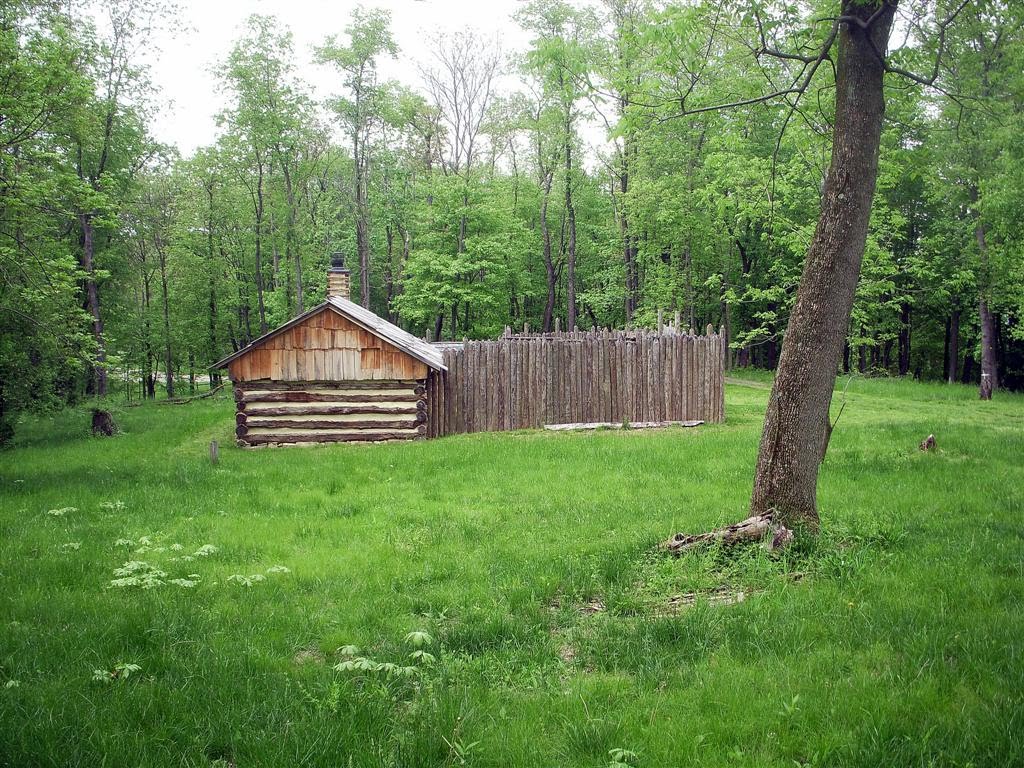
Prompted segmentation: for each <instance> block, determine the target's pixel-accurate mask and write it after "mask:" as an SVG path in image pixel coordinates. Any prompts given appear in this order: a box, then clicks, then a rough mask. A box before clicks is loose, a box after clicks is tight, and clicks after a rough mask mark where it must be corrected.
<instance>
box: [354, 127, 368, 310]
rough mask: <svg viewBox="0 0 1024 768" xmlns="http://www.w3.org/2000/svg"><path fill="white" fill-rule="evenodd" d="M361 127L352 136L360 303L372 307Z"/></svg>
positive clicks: (364, 161)
mask: <svg viewBox="0 0 1024 768" xmlns="http://www.w3.org/2000/svg"><path fill="white" fill-rule="evenodd" d="M360 130H361V126H358V125H357V126H356V129H355V132H354V133H353V135H352V149H353V160H354V162H355V170H356V179H355V181H356V251H357V252H358V255H359V303H360V304H362V305H363V306H364V307H366V308H367V309H369V307H370V227H369V221H368V219H369V210H368V204H367V198H366V194H367V192H366V184H367V179H366V158H365V157H364V155H365V154H366V147H365V145H364V144H362V143H361V142H360V141H359V131H360Z"/></svg>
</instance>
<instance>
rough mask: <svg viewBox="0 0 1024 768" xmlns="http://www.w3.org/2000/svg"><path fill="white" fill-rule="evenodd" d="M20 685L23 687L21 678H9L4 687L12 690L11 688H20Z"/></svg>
mask: <svg viewBox="0 0 1024 768" xmlns="http://www.w3.org/2000/svg"><path fill="white" fill-rule="evenodd" d="M19 687H21V681H20V680H8V681H7V682H6V683H4V688H6V689H7V690H11V688H19Z"/></svg>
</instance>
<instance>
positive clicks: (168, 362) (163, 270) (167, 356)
mask: <svg viewBox="0 0 1024 768" xmlns="http://www.w3.org/2000/svg"><path fill="white" fill-rule="evenodd" d="M157 257H158V258H159V259H160V297H161V299H163V315H164V368H165V369H166V387H167V396H168V397H174V357H173V355H172V354H171V305H170V301H169V300H168V293H167V257H166V254H164V253H163V252H159V253H157Z"/></svg>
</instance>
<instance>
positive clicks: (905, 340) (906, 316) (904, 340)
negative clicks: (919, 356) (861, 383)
mask: <svg viewBox="0 0 1024 768" xmlns="http://www.w3.org/2000/svg"><path fill="white" fill-rule="evenodd" d="M910 324H911V315H910V304H907V303H904V304H902V305H901V306H900V334H899V342H900V344H899V368H898V371H899V375H900V376H906V375H907V374H908V373H909V372H910ZM888 366H889V361H888V360H886V367H887V368H888Z"/></svg>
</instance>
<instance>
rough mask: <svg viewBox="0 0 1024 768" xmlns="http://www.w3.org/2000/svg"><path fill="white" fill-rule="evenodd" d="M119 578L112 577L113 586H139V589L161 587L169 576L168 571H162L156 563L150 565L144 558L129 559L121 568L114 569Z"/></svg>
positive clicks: (111, 583) (111, 584)
mask: <svg viewBox="0 0 1024 768" xmlns="http://www.w3.org/2000/svg"><path fill="white" fill-rule="evenodd" d="M114 575H115V576H117V577H118V578H116V579H111V581H110V586H112V587H138V588H139V589H153V588H154V587H159V586H160V585H161V584H163V583H164V579H166V578H167V572H166V571H161V570H160V569H159V568H157V567H156V566H155V565H150V564H149V563H147V562H146V561H144V560H129V561H128V562H127V563H125V564H124V565H122V566H121V567H120V568H117V569H115V570H114Z"/></svg>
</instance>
